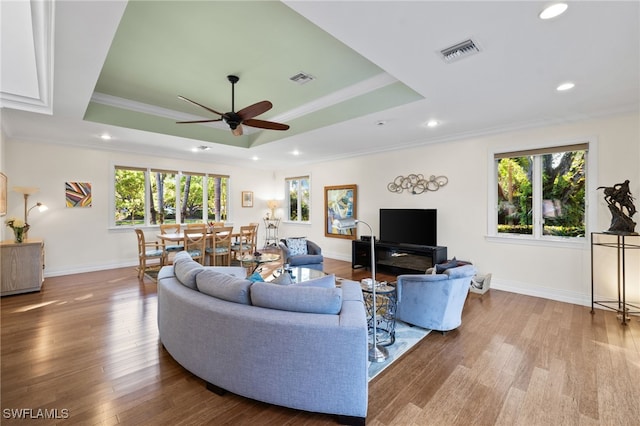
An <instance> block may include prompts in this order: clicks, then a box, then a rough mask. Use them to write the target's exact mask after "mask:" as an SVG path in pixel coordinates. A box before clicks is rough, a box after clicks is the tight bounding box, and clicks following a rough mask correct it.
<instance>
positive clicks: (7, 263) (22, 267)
mask: <svg viewBox="0 0 640 426" xmlns="http://www.w3.org/2000/svg"><path fill="white" fill-rule="evenodd" d="M0 268H1V271H0V272H1V275H2V278H1V280H2V287H1V291H0V296H7V295H10V294H18V293H27V292H32V291H40V288H41V287H42V282H43V281H44V241H43V240H39V239H28V240H25V241H24V242H23V243H20V244H17V243H15V242H13V240H7V241H2V242H0Z"/></svg>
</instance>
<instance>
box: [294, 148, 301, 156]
mask: <svg viewBox="0 0 640 426" xmlns="http://www.w3.org/2000/svg"><path fill="white" fill-rule="evenodd" d="M292 154H293V155H300V151H298V150H297V149H295V150H293V152H292Z"/></svg>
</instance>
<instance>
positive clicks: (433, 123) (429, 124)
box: [425, 120, 440, 127]
mask: <svg viewBox="0 0 640 426" xmlns="http://www.w3.org/2000/svg"><path fill="white" fill-rule="evenodd" d="M425 124H426V126H427V127H436V126H437V125H438V124H440V122H439V121H438V120H429V121H427V122H426V123H425Z"/></svg>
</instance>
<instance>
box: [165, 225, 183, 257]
mask: <svg viewBox="0 0 640 426" xmlns="http://www.w3.org/2000/svg"><path fill="white" fill-rule="evenodd" d="M160 233H161V234H179V233H180V224H179V223H163V224H161V225H160ZM164 249H165V250H166V251H167V253H173V252H176V251H182V250H184V246H183V245H182V244H171V245H165V247H164Z"/></svg>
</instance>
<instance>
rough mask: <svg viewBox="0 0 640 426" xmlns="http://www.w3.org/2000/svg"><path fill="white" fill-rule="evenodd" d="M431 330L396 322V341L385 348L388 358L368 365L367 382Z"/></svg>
mask: <svg viewBox="0 0 640 426" xmlns="http://www.w3.org/2000/svg"><path fill="white" fill-rule="evenodd" d="M430 331H431V330H428V329H425V328H421V327H412V326H410V325H408V324H406V323H404V322H402V321H396V341H395V342H394V343H393V345H389V346H386V348H387V350H388V351H389V358H388V359H387V360H386V361H384V362H370V363H369V380H371V379H373V378H374V377H376V376H377V375H378V374H380V373H381V372H382V371H383V370H384V369H385V368H387V367H388V366H390V365H391V364H393V363H394V362H395V361H396V360H398V359H399V358H400V357H401V356H402V355H403V354H404V353H406V352H407V351H408V350H409V349H411V348H412V347H413V346H414V345H415V344H416V343H418V342H419V341H420V340H422V339H424V337H425V336H426V335H427V334H429V332H430Z"/></svg>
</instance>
